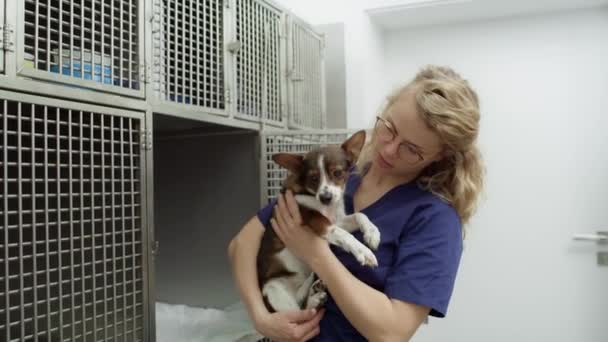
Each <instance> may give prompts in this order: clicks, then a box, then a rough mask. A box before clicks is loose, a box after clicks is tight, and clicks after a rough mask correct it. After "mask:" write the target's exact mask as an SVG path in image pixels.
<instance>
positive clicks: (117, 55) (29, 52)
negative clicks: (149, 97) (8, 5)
mask: <svg viewBox="0 0 608 342" xmlns="http://www.w3.org/2000/svg"><path fill="white" fill-rule="evenodd" d="M20 3H21V7H20V8H19V12H20V13H19V20H22V21H20V28H21V30H22V34H20V36H19V37H18V39H19V42H20V49H19V51H18V57H17V60H18V73H19V74H20V75H23V76H27V77H32V78H38V79H43V80H49V81H55V82H57V81H59V82H63V83H67V84H72V85H76V86H81V87H85V88H93V89H97V90H102V91H109V92H115V93H120V94H126V95H131V96H139V97H141V96H143V95H144V87H143V86H142V85H141V81H142V80H143V75H144V72H145V70H144V69H143V65H144V63H143V55H144V52H143V46H144V44H143V23H144V22H143V13H144V9H143V7H144V0H96V1H92V0H24V1H23V2H20Z"/></svg>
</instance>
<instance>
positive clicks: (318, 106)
mask: <svg viewBox="0 0 608 342" xmlns="http://www.w3.org/2000/svg"><path fill="white" fill-rule="evenodd" d="M289 27H290V30H289V37H288V40H289V49H288V51H289V53H288V58H289V61H288V63H289V70H288V74H289V76H288V80H289V82H288V85H289V86H288V89H289V99H290V101H289V107H290V108H289V113H290V115H289V118H290V123H289V124H290V126H291V127H296V128H325V127H326V114H325V75H324V70H323V69H324V60H323V48H324V40H323V37H321V36H320V35H319V34H317V33H316V32H314V31H313V30H312V29H310V28H309V27H308V26H307V25H306V24H304V23H303V22H301V21H300V20H298V19H297V18H294V17H290V25H289Z"/></svg>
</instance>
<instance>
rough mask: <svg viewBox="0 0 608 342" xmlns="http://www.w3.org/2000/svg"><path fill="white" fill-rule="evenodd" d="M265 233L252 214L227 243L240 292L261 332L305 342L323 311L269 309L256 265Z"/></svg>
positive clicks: (310, 335)
mask: <svg viewBox="0 0 608 342" xmlns="http://www.w3.org/2000/svg"><path fill="white" fill-rule="evenodd" d="M263 234H264V226H262V223H261V222H260V220H259V219H258V218H257V217H253V218H252V219H250V220H249V222H247V223H246V224H245V226H244V227H243V228H242V229H241V231H240V232H239V233H238V234H237V235H236V236H235V237H234V238H233V239H232V241H230V244H229V245H228V256H229V259H230V263H231V267H232V273H233V276H234V278H235V281H236V284H237V288H238V291H239V293H240V295H241V298H242V299H243V302H244V303H245V307H246V308H247V311H248V312H249V316H250V317H251V319H252V321H253V323H254V325H255V327H256V329H257V330H258V331H259V332H260V333H261V334H263V335H264V336H266V337H269V338H272V339H274V340H297V341H300V340H301V341H306V340H307V339H310V338H312V337H314V336H316V335H317V334H318V333H319V330H318V329H319V327H318V325H319V321H320V320H321V317H322V315H323V312H314V311H311V310H305V311H293V312H281V313H274V314H271V313H269V312H268V310H267V309H266V306H265V305H264V301H263V299H262V293H261V290H260V288H259V286H258V274H257V264H256V259H257V254H258V250H259V248H260V243H261V240H262V235H263Z"/></svg>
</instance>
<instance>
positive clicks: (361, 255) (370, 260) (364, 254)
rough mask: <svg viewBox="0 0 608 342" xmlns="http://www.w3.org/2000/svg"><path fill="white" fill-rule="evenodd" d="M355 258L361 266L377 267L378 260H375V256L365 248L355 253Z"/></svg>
mask: <svg viewBox="0 0 608 342" xmlns="http://www.w3.org/2000/svg"><path fill="white" fill-rule="evenodd" d="M355 258H357V261H359V263H360V264H361V265H363V266H371V267H376V266H378V260H377V259H376V256H375V255H374V253H373V252H372V251H371V250H369V249H367V248H361V249H358V250H357V251H355Z"/></svg>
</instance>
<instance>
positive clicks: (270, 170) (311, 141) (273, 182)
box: [260, 129, 356, 206]
mask: <svg viewBox="0 0 608 342" xmlns="http://www.w3.org/2000/svg"><path fill="white" fill-rule="evenodd" d="M355 132H356V130H349V129H330V130H322V131H321V130H277V131H274V130H272V131H262V132H260V140H261V141H260V149H261V151H260V175H261V176H262V179H261V182H260V185H261V187H262V188H261V189H260V194H261V198H260V203H261V205H262V206H264V205H266V204H268V202H270V201H271V200H273V199H275V198H276V197H277V196H278V194H279V192H280V190H281V187H282V185H283V180H284V179H285V177H286V176H287V170H286V169H284V168H283V167H281V166H279V165H278V164H276V163H275V162H274V161H273V160H272V156H273V155H274V154H275V153H281V152H286V153H296V154H304V153H307V152H309V151H311V150H313V149H315V148H317V147H321V146H326V145H333V144H336V145H337V144H342V143H343V142H344V141H346V139H348V137H350V136H351V135H352V134H353V133H355Z"/></svg>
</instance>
